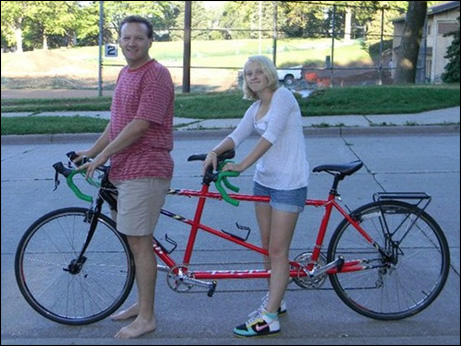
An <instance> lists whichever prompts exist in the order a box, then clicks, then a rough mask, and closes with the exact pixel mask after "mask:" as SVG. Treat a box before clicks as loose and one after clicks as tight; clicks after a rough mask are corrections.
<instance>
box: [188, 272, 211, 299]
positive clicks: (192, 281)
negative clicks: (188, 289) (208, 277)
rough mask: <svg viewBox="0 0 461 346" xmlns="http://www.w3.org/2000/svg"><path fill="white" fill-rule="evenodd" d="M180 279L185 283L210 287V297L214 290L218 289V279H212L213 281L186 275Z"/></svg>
mask: <svg viewBox="0 0 461 346" xmlns="http://www.w3.org/2000/svg"><path fill="white" fill-rule="evenodd" d="M179 280H180V281H182V283H184V284H185V285H193V286H201V287H205V288H208V292H207V295H208V297H212V296H213V294H214V292H215V291H216V284H217V282H216V281H212V282H209V281H202V280H198V279H194V278H190V277H185V276H184V277H179Z"/></svg>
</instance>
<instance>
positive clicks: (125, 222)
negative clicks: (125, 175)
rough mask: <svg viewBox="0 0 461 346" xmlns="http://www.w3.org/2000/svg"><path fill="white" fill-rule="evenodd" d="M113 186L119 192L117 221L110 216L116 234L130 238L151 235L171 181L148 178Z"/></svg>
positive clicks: (120, 182) (118, 183)
mask: <svg viewBox="0 0 461 346" xmlns="http://www.w3.org/2000/svg"><path fill="white" fill-rule="evenodd" d="M112 183H113V184H114V185H115V186H116V187H117V190H118V198H117V213H116V217H114V216H115V215H113V218H114V219H115V220H116V222H117V230H118V231H119V232H120V233H123V234H126V235H129V236H145V235H150V234H153V232H154V228H155V225H156V224H157V221H158V218H159V216H160V210H161V209H162V206H163V203H165V196H166V194H167V193H168V190H169V188H170V183H171V180H170V179H161V178H147V179H136V180H125V181H118V182H112ZM114 214H115V213H114Z"/></svg>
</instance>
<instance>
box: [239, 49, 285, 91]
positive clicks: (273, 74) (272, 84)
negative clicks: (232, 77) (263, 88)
mask: <svg viewBox="0 0 461 346" xmlns="http://www.w3.org/2000/svg"><path fill="white" fill-rule="evenodd" d="M250 62H251V63H254V64H256V65H257V66H258V67H260V68H261V70H262V71H263V74H264V76H265V77H266V78H267V82H268V88H269V89H270V90H272V91H275V90H277V88H278V77H277V69H276V68H275V65H274V63H273V62H272V61H271V60H270V59H269V58H267V57H265V56H263V55H254V56H250V57H249V58H248V60H247V62H246V63H245V66H244V67H243V87H242V89H243V98H244V99H245V100H257V99H259V97H258V95H257V94H256V93H254V92H253V91H252V90H251V89H250V88H249V87H248V84H247V82H246V78H245V72H246V71H245V70H246V66H247V65H248V63H250Z"/></svg>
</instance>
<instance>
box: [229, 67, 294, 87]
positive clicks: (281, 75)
mask: <svg viewBox="0 0 461 346" xmlns="http://www.w3.org/2000/svg"><path fill="white" fill-rule="evenodd" d="M277 77H278V80H279V81H281V82H283V84H285V85H286V86H290V85H293V83H294V82H295V80H300V79H301V78H302V77H303V67H302V66H301V65H300V66H293V67H285V68H279V69H277ZM237 80H238V82H239V85H241V84H242V82H243V71H238V76H237Z"/></svg>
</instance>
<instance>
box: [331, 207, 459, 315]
mask: <svg viewBox="0 0 461 346" xmlns="http://www.w3.org/2000/svg"><path fill="white" fill-rule="evenodd" d="M351 216H352V218H353V219H354V220H356V221H357V222H359V223H360V225H361V227H362V229H364V230H365V231H366V232H367V233H368V234H369V235H370V236H371V237H372V238H373V239H374V241H376V242H377V243H378V244H379V245H380V246H381V247H382V248H383V249H384V250H385V251H386V252H387V251H392V249H391V248H393V250H394V253H396V254H397V256H395V257H394V263H392V260H389V259H388V258H386V256H385V255H383V254H381V253H380V252H378V250H377V248H376V247H374V246H373V245H372V244H370V243H369V242H368V241H366V239H365V238H364V237H363V236H362V235H361V234H360V233H359V232H358V231H357V230H356V229H355V228H354V226H353V225H352V224H351V223H350V222H348V221H347V220H346V219H344V220H343V221H342V222H341V223H340V224H339V225H338V227H337V229H336V230H335V232H334V233H333V235H332V238H331V241H330V244H329V247H328V253H327V260H328V262H330V261H332V260H334V259H335V258H337V257H338V256H343V257H344V259H345V261H347V260H355V259H365V260H366V261H365V262H364V263H363V264H362V265H363V266H364V270H361V271H355V272H350V273H337V274H332V275H330V281H331V284H332V286H333V288H334V290H335V292H336V294H337V295H338V296H339V297H340V298H341V300H342V301H343V302H344V303H345V304H346V305H347V306H349V307H350V308H351V309H352V310H354V311H356V312H358V313H359V314H361V315H364V316H366V317H369V318H373V319H377V320H399V319H403V318H407V317H410V316H412V315H415V314H417V313H419V312H421V311H423V310H424V309H425V308H427V307H428V306H429V305H430V304H431V303H432V302H433V301H434V300H435V299H436V298H437V296H438V295H439V294H440V292H441V291H442V288H443V286H444V285H445V283H446V281H447V278H448V272H449V267H450V253H449V247H448V243H447V240H446V238H445V235H444V234H443V231H442V229H441V228H440V226H439V225H438V224H437V222H436V221H435V220H434V219H433V218H432V217H431V216H430V215H428V214H427V213H426V212H423V211H422V210H421V209H419V208H417V207H416V206H414V205H412V204H408V203H406V202H402V201H379V202H372V203H369V204H367V205H364V206H362V207H360V208H358V209H357V210H355V211H354V212H352V213H351ZM383 216H384V218H383ZM386 225H387V227H388V229H389V232H390V234H391V236H390V237H386V233H385V231H384V229H383V227H386ZM399 225H400V226H399ZM391 242H392V244H394V246H391Z"/></svg>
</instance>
